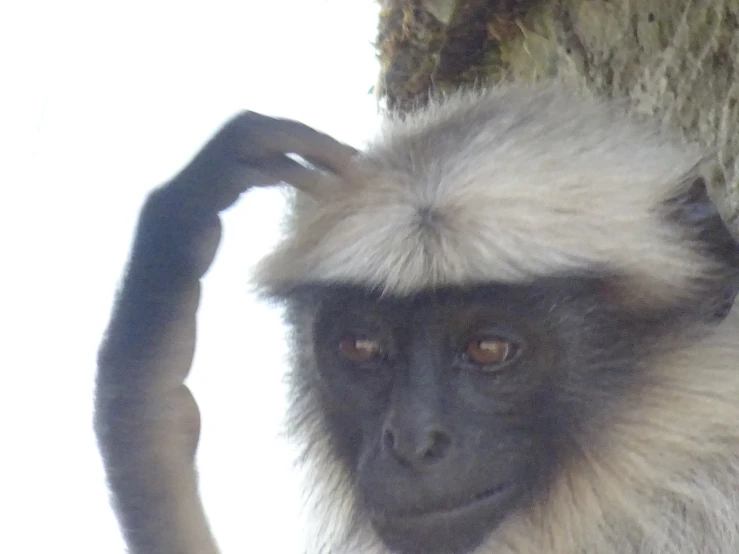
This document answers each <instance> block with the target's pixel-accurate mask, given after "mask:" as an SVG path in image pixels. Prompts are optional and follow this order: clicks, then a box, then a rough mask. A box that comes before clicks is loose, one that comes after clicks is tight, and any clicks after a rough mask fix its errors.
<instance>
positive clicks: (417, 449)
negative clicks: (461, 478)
mask: <svg viewBox="0 0 739 554" xmlns="http://www.w3.org/2000/svg"><path fill="white" fill-rule="evenodd" d="M382 440H383V447H384V448H385V450H386V452H388V453H389V454H391V455H392V456H393V457H394V458H396V459H397V460H398V461H399V462H401V463H402V464H404V465H410V466H413V467H422V466H425V465H428V464H432V463H434V462H438V461H439V460H441V459H442V458H444V456H445V455H446V453H447V451H448V450H449V446H450V445H451V443H452V440H451V438H450V436H449V434H448V433H446V432H445V431H444V430H443V429H441V428H439V427H437V426H428V427H424V428H421V429H417V430H413V429H399V428H394V427H393V426H390V425H387V426H386V427H385V429H384V431H383V437H382Z"/></svg>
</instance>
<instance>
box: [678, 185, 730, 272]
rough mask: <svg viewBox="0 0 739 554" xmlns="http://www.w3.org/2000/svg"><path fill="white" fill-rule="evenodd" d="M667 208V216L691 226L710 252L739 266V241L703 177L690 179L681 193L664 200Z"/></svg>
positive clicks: (726, 262)
mask: <svg viewBox="0 0 739 554" xmlns="http://www.w3.org/2000/svg"><path fill="white" fill-rule="evenodd" d="M665 207H666V208H667V209H668V213H669V216H668V217H670V219H672V220H673V221H674V222H675V223H677V224H678V225H680V227H682V228H683V229H688V230H689V231H690V234H691V235H693V236H695V237H696V238H697V239H698V240H699V241H700V242H701V243H703V245H704V246H705V248H706V251H707V252H708V253H710V254H711V255H712V256H715V257H716V258H718V259H719V260H720V261H721V262H723V263H725V264H726V265H728V266H730V267H735V268H739V243H737V240H736V239H735V238H734V237H733V236H732V234H731V231H729V228H728V227H727V225H726V223H724V220H723V219H722V218H721V214H720V213H719V211H718V208H717V207H716V204H714V203H713V201H712V200H711V198H710V196H709V195H708V190H707V187H706V182H705V180H704V179H703V178H702V177H697V178H695V179H693V180H691V181H690V183H689V184H688V186H687V187H686V188H685V189H684V190H683V191H682V192H681V193H680V194H678V195H677V196H675V197H673V198H671V199H669V200H668V201H667V202H665Z"/></svg>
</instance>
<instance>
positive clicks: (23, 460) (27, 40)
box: [0, 0, 379, 554]
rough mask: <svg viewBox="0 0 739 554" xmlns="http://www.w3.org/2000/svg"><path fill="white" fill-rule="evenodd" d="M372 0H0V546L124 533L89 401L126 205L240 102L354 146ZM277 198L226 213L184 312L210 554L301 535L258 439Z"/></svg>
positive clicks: (275, 360)
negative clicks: (200, 285) (255, 293)
mask: <svg viewBox="0 0 739 554" xmlns="http://www.w3.org/2000/svg"><path fill="white" fill-rule="evenodd" d="M377 10H378V8H377V6H376V3H375V1H374V0H349V1H347V0H280V1H275V2H270V1H269V0H265V1H261V2H256V1H253V0H232V1H222V0H210V1H209V2H207V3H206V2H202V3H195V2H193V3H188V2H174V1H158V2H151V1H150V2H142V1H133V0H131V1H128V2H121V3H113V2H99V1H82V0H64V1H52V0H48V1H46V2H44V1H35V2H34V1H31V2H12V3H11V2H7V3H5V4H4V5H3V7H2V8H0V83H1V84H0V187H1V188H0V195H2V196H1V197H2V199H3V200H2V204H1V206H2V207H0V209H2V212H3V213H2V217H0V237H2V238H0V241H2V243H1V244H0V252H2V255H3V257H2V258H1V259H2V260H3V261H2V273H0V275H1V277H0V285H2V288H1V289H0V290H1V291H2V294H3V298H2V303H1V304H0V314H1V316H0V317H1V318H2V319H0V321H2V322H3V324H4V325H3V327H4V328H3V329H2V334H0V337H2V346H1V347H0V370H1V371H2V374H1V375H2V388H0V395H1V396H0V432H1V433H2V447H0V510H1V511H2V513H4V514H6V515H5V516H4V518H5V523H4V524H3V525H2V532H1V533H0V551H2V552H14V553H34V554H35V553H39V552H67V551H69V552H77V553H87V552H90V553H93V552H94V553H101V552H105V553H115V552H122V551H123V545H122V543H121V541H120V538H119V535H118V530H117V525H116V523H115V520H114V519H113V515H112V512H111V511H110V509H109V508H108V504H107V493H106V489H105V486H104V482H103V474H102V468H101V465H100V462H99V460H98V455H97V450H96V447H95V444H94V439H93V435H92V430H91V410H92V386H93V375H94V369H95V354H96V350H97V346H98V342H99V340H100V337H101V333H102V331H103V329H104V327H105V324H106V322H107V318H108V315H109V311H110V308H111V302H112V299H113V294H114V292H115V289H116V286H117V284H118V279H119V277H120V274H121V271H122V269H123V265H124V263H125V259H126V256H127V254H128V248H129V244H130V241H131V238H132V237H131V233H132V230H133V225H134V223H135V219H136V215H137V211H138V209H139V207H140V205H141V203H142V202H143V200H144V197H145V195H146V193H147V192H148V191H149V190H150V189H151V188H153V187H155V186H157V185H159V184H161V183H162V182H164V181H165V180H167V179H168V178H169V177H171V176H172V175H173V174H174V173H175V172H177V171H178V170H179V169H180V168H181V167H182V166H183V165H184V164H185V163H186V162H187V161H188V160H189V158H190V156H191V155H192V154H193V153H194V152H195V151H196V150H197V149H198V147H199V146H201V145H202V143H203V142H205V140H206V139H208V138H209V137H210V136H211V134H212V133H213V132H214V131H215V130H216V129H217V128H218V127H219V126H220V125H221V124H222V123H223V122H224V121H225V120H226V119H227V118H229V117H230V116H231V115H233V114H234V113H236V112H238V111H239V110H242V109H250V110H254V111H260V112H263V113H267V114H270V115H278V116H282V117H291V118H295V119H299V120H302V121H304V122H306V123H308V124H310V125H313V126H315V127H317V128H319V129H321V130H323V131H324V132H328V133H330V134H332V135H334V136H336V137H337V138H339V139H340V140H343V141H346V142H349V143H351V144H354V145H356V146H361V144H362V141H363V140H364V139H366V138H367V137H368V136H370V135H371V133H372V131H373V130H374V129H375V127H376V121H377V114H376V107H375V102H374V98H373V97H372V95H370V94H368V91H369V89H370V87H371V86H372V85H373V84H374V82H375V79H376V77H377V74H378V71H379V68H378V64H377V62H376V60H375V57H374V50H373V48H372V45H371V41H372V40H373V39H374V36H375V28H376V23H377V15H378V12H377ZM281 201H282V197H281V194H280V192H279V191H277V190H260V191H252V192H250V193H249V194H248V195H246V196H245V197H244V198H242V200H241V201H240V203H239V205H237V206H236V207H235V208H233V209H232V210H230V211H229V212H228V213H227V214H226V216H225V236H224V241H223V244H222V245H221V249H220V252H219V255H218V257H217V259H216V262H215V266H214V267H213V269H212V270H211V272H210V273H209V274H208V275H207V277H206V280H205V290H204V298H203V302H202V305H201V311H200V318H199V325H200V328H199V333H200V335H199V341H198V350H197V354H196V360H195V367H194V370H193V374H192V378H191V380H190V383H191V385H192V387H193V389H194V392H195V395H196V397H197V399H198V402H199V404H200V406H201V410H202V413H203V437H202V441H201V447H200V451H199V464H200V472H201V488H202V491H203V496H204V499H205V504H206V510H207V512H208V514H209V516H210V519H211V523H212V527H213V529H214V532H215V535H216V537H217V539H218V540H219V543H220V545H221V547H222V550H223V552H224V553H225V554H231V553H236V552H254V551H255V550H256V551H269V552H286V553H292V552H299V551H300V540H299V538H298V535H297V532H298V527H299V526H298V524H297V520H298V511H299V506H300V497H299V489H298V485H297V481H296V475H295V472H293V471H292V470H291V456H292V454H291V453H289V452H288V449H287V447H286V446H285V444H284V443H283V442H282V441H281V440H280V439H278V438H277V435H278V432H279V429H280V423H281V417H282V414H283V411H284V407H285V404H284V396H283V392H284V391H283V390H282V388H281V381H280V379H281V377H282V372H283V371H284V354H285V349H284V346H283V342H282V339H283V336H282V329H281V327H280V323H279V314H278V313H276V311H275V310H273V309H271V308H269V307H268V306H264V305H260V304H257V303H256V301H255V300H254V299H253V298H252V297H251V296H250V295H249V293H248V280H249V275H250V268H251V267H252V266H253V264H254V263H255V262H257V261H258V260H259V258H260V256H261V255H263V254H264V253H265V252H267V251H268V249H269V248H270V245H271V244H273V242H274V240H275V237H276V231H277V223H278V218H279V215H280V210H281ZM256 349H258V350H257V351H256V352H255V353H253V354H250V353H249V351H250V350H256ZM293 521H295V522H296V523H295V529H293V526H292V522H293Z"/></svg>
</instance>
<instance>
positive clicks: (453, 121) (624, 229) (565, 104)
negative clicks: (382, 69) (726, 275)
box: [258, 85, 711, 298]
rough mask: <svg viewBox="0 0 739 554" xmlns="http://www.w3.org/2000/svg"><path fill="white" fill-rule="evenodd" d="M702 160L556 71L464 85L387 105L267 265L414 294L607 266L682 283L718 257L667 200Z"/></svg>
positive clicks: (296, 216)
mask: <svg viewBox="0 0 739 554" xmlns="http://www.w3.org/2000/svg"><path fill="white" fill-rule="evenodd" d="M604 131H605V132H604ZM699 162H700V155H699V152H697V151H696V150H694V149H692V148H690V147H688V146H685V145H683V144H681V143H680V142H679V141H674V140H670V139H668V138H667V137H665V136H664V135H663V134H661V133H660V132H659V131H657V130H655V129H654V128H651V127H649V126H644V125H641V124H637V123H636V122H634V121H632V120H630V119H629V118H628V117H627V116H626V113H625V111H621V110H620V109H618V108H617V107H614V106H612V105H608V104H603V103H600V102H596V101H594V100H585V99H583V98H579V97H576V96H574V95H573V93H570V92H568V91H566V90H565V89H562V88H560V87H559V86H556V85H547V86H537V87H523V86H515V87H506V88H500V89H493V90H492V91H485V92H469V91H468V92H460V93H456V94H454V95H452V96H450V97H448V98H446V99H444V100H442V101H440V102H438V103H434V104H432V105H431V106H430V107H429V108H426V109H424V110H422V111H420V112H419V113H417V114H414V115H412V116H410V117H408V118H407V119H405V120H400V119H392V120H390V121H388V122H387V125H386V128H385V130H384V132H383V133H382V134H381V136H380V137H379V139H378V140H377V141H376V143H375V144H374V145H372V146H370V148H369V149H368V151H367V152H366V153H365V154H363V155H362V156H361V157H359V158H358V159H357V163H356V167H355V168H354V170H353V174H352V175H350V176H348V177H347V178H346V182H344V183H343V188H341V189H340V190H336V191H334V194H332V195H327V196H325V197H320V198H318V199H313V198H308V197H307V196H306V195H304V194H301V193H298V195H299V197H298V198H297V199H296V203H295V209H294V211H293V214H292V216H291V217H292V220H291V221H290V224H289V226H288V229H289V234H288V236H287V237H286V239H285V240H284V242H283V243H282V245H281V246H280V247H279V248H278V249H277V250H276V252H275V253H273V254H272V255H271V256H270V257H268V258H267V259H266V260H265V262H264V263H263V265H262V267H261V270H260V273H259V275H258V281H259V282H260V283H261V284H262V285H263V286H265V287H266V288H267V289H272V290H275V289H280V288H282V287H283V286H290V285H291V284H295V283H304V282H338V283H341V282H343V283H355V284H356V283H360V284H364V285H369V286H371V287H375V288H378V289H381V290H384V291H387V292H394V293H398V294H404V293H411V292H414V291H417V290H420V289H424V288H429V287H439V286H444V285H454V284H473V283H480V282H491V281H498V282H508V283H517V282H527V281H530V280H533V279H536V278H537V277H540V276H544V275H551V274H553V273H565V272H586V271H591V270H596V271H601V272H612V273H613V274H614V275H620V276H625V277H628V278H629V279H630V280H631V281H632V284H634V285H636V286H637V287H641V286H642V285H643V286H644V288H648V289H649V290H651V291H660V293H662V294H664V295H665V296H666V297H668V298H669V296H671V295H674V294H683V293H684V292H685V291H686V290H687V289H689V283H690V282H691V281H692V280H693V279H696V278H700V277H702V276H703V275H704V273H707V272H709V271H710V270H711V268H710V267H709V263H708V262H707V261H706V260H705V259H703V258H702V257H701V256H700V255H699V254H698V253H697V250H696V249H695V248H694V245H693V244H692V242H691V240H690V239H688V238H687V237H685V236H681V234H680V233H679V232H677V231H676V229H675V227H674V226H670V225H668V223H667V222H666V220H665V218H664V217H660V214H659V211H660V210H661V205H662V203H663V202H664V201H665V200H667V199H668V198H671V197H672V196H674V195H675V194H677V193H678V192H679V191H680V190H682V189H683V188H684V187H685V186H686V185H687V184H689V181H690V179H692V178H693V177H694V172H695V168H696V165H697V164H698V163H699Z"/></svg>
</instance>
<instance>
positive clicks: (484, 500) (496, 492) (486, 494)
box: [388, 483, 513, 523]
mask: <svg viewBox="0 0 739 554" xmlns="http://www.w3.org/2000/svg"><path fill="white" fill-rule="evenodd" d="M512 489H513V484H512V483H503V484H501V485H496V486H494V487H491V488H489V489H486V490H484V491H483V492H481V493H477V494H474V495H473V496H472V498H471V499H469V500H466V501H463V502H459V503H455V504H450V505H448V506H440V507H438V508H432V509H422V510H417V511H409V512H403V513H396V514H394V515H392V516H391V517H392V519H394V520H396V521H405V522H407V523H432V522H434V521H440V520H448V519H455V518H457V517H460V516H465V515H466V514H468V513H470V512H474V511H477V510H480V509H485V508H488V507H492V506H495V505H497V504H498V503H500V502H502V501H503V500H504V499H506V498H507V497H508V496H509V494H510V493H511V491H512ZM388 515H390V514H388Z"/></svg>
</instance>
